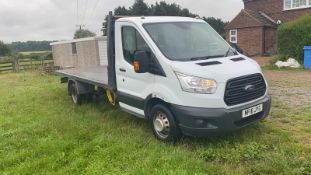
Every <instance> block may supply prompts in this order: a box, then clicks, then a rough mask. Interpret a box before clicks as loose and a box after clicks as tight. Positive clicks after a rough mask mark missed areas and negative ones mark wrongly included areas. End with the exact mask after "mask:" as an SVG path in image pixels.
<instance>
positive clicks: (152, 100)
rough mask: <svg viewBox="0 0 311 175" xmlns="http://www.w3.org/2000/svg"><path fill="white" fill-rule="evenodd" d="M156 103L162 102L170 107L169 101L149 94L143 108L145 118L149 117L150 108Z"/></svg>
mask: <svg viewBox="0 0 311 175" xmlns="http://www.w3.org/2000/svg"><path fill="white" fill-rule="evenodd" d="M156 104H163V105H165V106H166V107H168V108H170V103H168V102H166V101H164V100H162V99H160V98H158V97H152V95H149V96H148V97H147V98H146V102H145V108H144V112H145V117H146V119H149V117H150V112H151V109H152V107H153V106H154V105H156Z"/></svg>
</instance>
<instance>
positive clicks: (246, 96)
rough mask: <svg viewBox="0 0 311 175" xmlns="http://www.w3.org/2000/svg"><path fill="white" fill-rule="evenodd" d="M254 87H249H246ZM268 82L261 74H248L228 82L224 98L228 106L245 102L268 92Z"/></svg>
mask: <svg viewBox="0 0 311 175" xmlns="http://www.w3.org/2000/svg"><path fill="white" fill-rule="evenodd" d="M250 86H251V87H252V88H249V89H247V88H246V87H250ZM266 89H267V86H266V83H265V80H264V78H263V77H262V75H261V74H253V75H247V76H243V77H238V78H234V79H231V80H229V81H228V82H227V85H226V91H225V96H224V100H225V103H226V104H227V105H228V106H233V105H237V104H241V103H245V102H248V101H251V100H254V99H257V98H259V97H262V96H263V95H265V93H266Z"/></svg>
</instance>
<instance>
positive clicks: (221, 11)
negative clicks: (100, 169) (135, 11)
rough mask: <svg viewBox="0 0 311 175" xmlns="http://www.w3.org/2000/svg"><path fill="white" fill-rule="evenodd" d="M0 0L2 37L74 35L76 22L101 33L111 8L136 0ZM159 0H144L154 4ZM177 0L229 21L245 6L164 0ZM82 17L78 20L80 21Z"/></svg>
mask: <svg viewBox="0 0 311 175" xmlns="http://www.w3.org/2000/svg"><path fill="white" fill-rule="evenodd" d="M78 1H79V8H78V9H79V10H78V14H79V17H78V18H77V0H0V40H3V41H4V42H7V43H8V42H12V41H27V40H64V39H71V38H72V37H73V33H74V31H75V30H76V29H77V28H76V24H84V25H85V28H88V29H90V30H91V31H93V32H95V33H97V34H98V35H100V34H101V33H100V28H101V23H102V22H103V21H104V18H105V15H106V14H107V13H108V11H110V10H113V9H114V8H116V7H117V6H119V5H122V6H123V5H124V6H126V7H129V6H130V5H132V4H133V2H134V0H78ZM157 1H159V0H145V2H146V3H148V4H153V3H155V2H157ZM165 1H166V2H169V3H172V2H175V3H177V4H179V5H181V7H183V8H188V9H189V10H190V11H191V12H192V13H196V14H198V15H200V16H207V17H208V16H213V17H217V18H222V19H223V20H226V21H229V20H231V19H232V18H234V17H235V15H236V14H237V13H238V12H239V11H240V10H241V9H242V8H243V3H242V0H165ZM78 20H79V21H78Z"/></svg>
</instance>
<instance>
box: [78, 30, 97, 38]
mask: <svg viewBox="0 0 311 175" xmlns="http://www.w3.org/2000/svg"><path fill="white" fill-rule="evenodd" d="M93 36H96V34H95V33H93V32H91V31H90V30H87V29H79V30H77V31H76V32H75V34H74V37H73V38H74V39H79V38H87V37H93Z"/></svg>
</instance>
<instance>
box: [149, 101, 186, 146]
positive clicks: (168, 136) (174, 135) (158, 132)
mask: <svg viewBox="0 0 311 175" xmlns="http://www.w3.org/2000/svg"><path fill="white" fill-rule="evenodd" d="M149 120H150V121H149V122H150V125H151V128H152V131H153V134H154V135H155V137H156V138H157V139H159V140H161V141H164V142H175V141H177V140H178V139H179V138H180V137H181V133H180V130H179V128H178V126H177V124H176V121H175V119H174V116H173V114H172V113H171V111H170V110H169V109H168V108H167V107H166V106H164V105H162V104H158V105H155V106H154V107H153V108H152V109H151V113H150V119H149Z"/></svg>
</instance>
